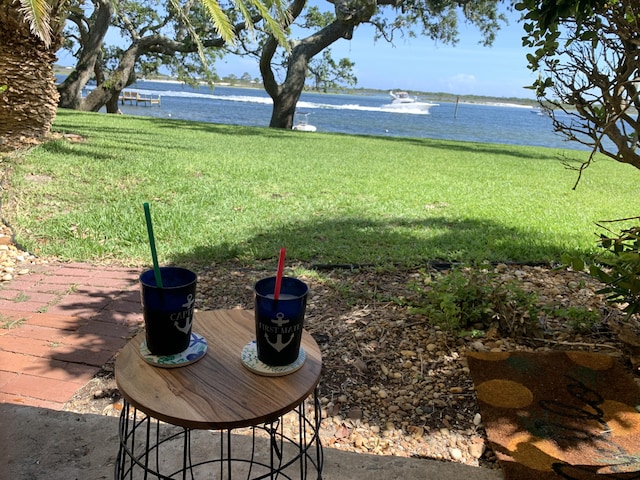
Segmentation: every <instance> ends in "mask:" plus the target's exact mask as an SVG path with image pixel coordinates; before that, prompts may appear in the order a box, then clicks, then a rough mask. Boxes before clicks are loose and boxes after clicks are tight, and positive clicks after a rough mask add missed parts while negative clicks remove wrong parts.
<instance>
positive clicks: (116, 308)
mask: <svg viewBox="0 0 640 480" xmlns="http://www.w3.org/2000/svg"><path fill="white" fill-rule="evenodd" d="M139 274H140V271H139V270H132V269H125V268H112V267H96V266H92V265H86V264H81V263H74V264H51V265H38V266H37V267H35V268H33V269H32V271H31V272H30V273H28V274H26V275H22V276H18V277H16V278H15V279H13V280H11V281H10V282H8V283H3V284H1V286H0V403H3V402H4V403H16V404H21V405H29V406H35V407H44V408H50V409H55V410H60V409H61V408H62V406H63V405H64V403H65V402H66V401H68V400H69V399H70V398H71V397H72V396H73V394H74V393H75V392H76V391H77V390H78V389H79V388H81V387H82V386H83V385H85V384H86V383H87V382H88V381H89V380H90V379H91V378H92V377H93V376H94V375H95V374H96V373H97V372H99V371H100V369H101V367H102V366H103V365H104V364H105V363H107V362H108V361H109V360H110V359H111V358H112V357H113V356H114V354H115V353H116V352H117V351H118V350H120V349H121V348H122V347H123V346H124V344H125V343H126V341H127V339H128V338H129V337H130V336H131V334H132V333H134V332H135V331H137V329H138V326H139V324H140V323H141V322H142V314H141V307H140V293H139V286H138V276H139Z"/></svg>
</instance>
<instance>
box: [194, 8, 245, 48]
mask: <svg viewBox="0 0 640 480" xmlns="http://www.w3.org/2000/svg"><path fill="white" fill-rule="evenodd" d="M200 1H201V3H202V4H203V5H204V7H205V8H206V9H207V11H208V12H209V16H210V17H211V20H212V21H213V25H214V26H215V27H216V30H217V31H218V34H219V35H220V36H221V37H222V39H223V40H224V41H225V42H226V43H229V44H233V43H235V41H236V32H235V30H234V28H233V25H232V24H231V20H230V19H229V17H228V16H227V14H226V13H224V11H223V10H222V9H221V8H220V4H219V3H218V1H217V0H200Z"/></svg>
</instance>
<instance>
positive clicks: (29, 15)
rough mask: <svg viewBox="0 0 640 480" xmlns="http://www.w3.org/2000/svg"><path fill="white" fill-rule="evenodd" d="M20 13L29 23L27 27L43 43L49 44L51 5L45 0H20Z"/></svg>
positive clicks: (46, 45) (48, 45)
mask: <svg viewBox="0 0 640 480" xmlns="http://www.w3.org/2000/svg"><path fill="white" fill-rule="evenodd" d="M19 11H20V13H22V14H23V15H24V18H25V20H26V21H27V22H28V23H29V29H30V30H31V33H33V34H34V35H35V36H36V37H38V38H39V39H40V40H42V42H43V43H44V45H45V47H47V48H49V47H50V46H51V36H52V30H51V15H50V14H51V5H50V4H49V2H48V1H47V0H20V10H19Z"/></svg>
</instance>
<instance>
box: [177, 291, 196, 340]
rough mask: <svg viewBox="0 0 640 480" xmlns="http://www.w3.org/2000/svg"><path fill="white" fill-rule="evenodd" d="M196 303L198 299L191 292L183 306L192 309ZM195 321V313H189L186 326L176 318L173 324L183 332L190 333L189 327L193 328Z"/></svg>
mask: <svg viewBox="0 0 640 480" xmlns="http://www.w3.org/2000/svg"><path fill="white" fill-rule="evenodd" d="M194 303H196V301H195V300H194V299H193V295H191V294H189V295H188V296H187V303H183V304H182V306H183V307H184V308H185V309H187V310H190V309H192V308H193V304H194ZM192 323H193V315H187V321H186V322H185V324H184V327H180V324H179V323H178V320H175V321H174V322H173V326H174V327H176V328H177V329H178V330H180V331H181V332H182V333H185V334H186V333H189V329H190V328H191V324H192Z"/></svg>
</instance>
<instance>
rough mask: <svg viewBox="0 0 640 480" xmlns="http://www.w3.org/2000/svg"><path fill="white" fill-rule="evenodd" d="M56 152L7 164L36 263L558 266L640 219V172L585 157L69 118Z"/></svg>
mask: <svg viewBox="0 0 640 480" xmlns="http://www.w3.org/2000/svg"><path fill="white" fill-rule="evenodd" d="M54 130H55V131H59V132H64V133H74V134H79V135H81V136H82V137H84V141H83V142H78V143H72V142H69V141H68V140H62V139H61V140H56V141H52V142H50V143H47V144H45V145H42V146H41V147H39V148H37V149H35V150H33V151H31V152H30V153H29V154H28V155H27V156H26V157H25V158H20V159H14V160H10V162H11V163H12V167H13V171H12V174H11V185H10V188H8V189H5V190H4V191H3V216H4V217H5V218H6V219H7V220H9V222H10V223H11V225H12V226H13V227H14V228H15V229H16V231H17V237H18V240H19V242H20V243H21V244H22V245H23V246H25V247H26V248H27V249H29V250H30V251H32V252H35V253H36V254H39V255H45V256H48V255H55V256H59V257H62V258H65V259H72V260H104V259H107V260H109V259H113V260H117V261H119V262H124V263H128V264H137V265H141V264H149V263H150V251H149V246H148V239H147V233H146V226H145V220H144V210H143V206H142V205H143V203H144V202H149V203H150V205H151V214H152V217H153V221H154V229H155V236H156V243H157V248H158V255H159V260H160V262H161V263H165V264H166V263H181V262H193V261H196V262H202V263H210V262H213V261H215V262H222V261H227V260H231V259H235V260H240V261H241V262H244V263H246V264H252V263H253V262H256V261H259V260H265V259H274V258H276V257H277V253H278V250H279V248H280V247H281V246H286V247H287V258H288V261H289V262H301V263H305V264H316V263H321V264H343V263H355V264H376V265H389V264H401V265H405V266H408V265H415V264H421V263H425V262H427V261H430V260H436V259H441V260H456V261H463V262H468V261H476V260H491V261H528V262H538V261H555V260H559V258H560V256H561V255H562V254H563V253H571V254H579V255H590V254H592V253H593V252H595V251H596V248H597V246H596V236H595V232H597V231H598V229H597V227H596V226H595V222H596V221H598V220H603V219H613V218H621V217H630V216H635V215H638V213H640V212H638V202H637V194H636V192H637V186H638V185H639V184H640V171H638V170H636V169H634V168H632V167H629V166H626V165H622V164H620V163H617V162H614V161H611V160H608V159H604V158H602V159H599V161H597V162H596V163H595V164H594V165H593V166H592V167H590V168H589V169H588V170H587V171H586V172H585V174H584V177H583V179H582V181H581V183H580V185H579V187H578V189H577V190H572V186H573V184H574V182H575V180H576V173H575V172H573V171H570V170H567V169H566V168H565V167H564V166H563V165H562V163H561V162H560V159H563V160H570V161H573V160H583V159H585V158H586V155H587V153H586V152H580V151H576V150H564V151H563V150H555V149H545V148H536V147H517V146H507V145H493V144H479V143H463V142H453V141H439V140H428V139H413V138H387V137H366V136H349V135H337V134H324V133H314V134H308V133H303V132H292V131H279V130H273V129H265V128H250V127H238V126H227V125H216V124H206V123H196V122H186V121H177V120H168V119H166V120H165V119H153V118H148V117H130V116H121V115H104V114H90V113H80V112H74V111H64V110H62V111H60V112H59V114H58V117H57V119H56V122H55V125H54Z"/></svg>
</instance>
